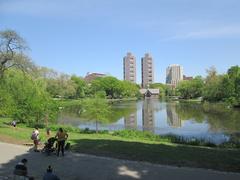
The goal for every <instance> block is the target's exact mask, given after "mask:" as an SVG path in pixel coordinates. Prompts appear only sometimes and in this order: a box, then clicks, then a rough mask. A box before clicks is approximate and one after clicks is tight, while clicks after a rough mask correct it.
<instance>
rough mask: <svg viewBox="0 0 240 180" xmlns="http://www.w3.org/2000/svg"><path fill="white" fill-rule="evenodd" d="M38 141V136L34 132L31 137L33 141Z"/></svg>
mask: <svg viewBox="0 0 240 180" xmlns="http://www.w3.org/2000/svg"><path fill="white" fill-rule="evenodd" d="M36 139H37V134H36V133H35V132H34V131H33V133H32V135H31V140H36Z"/></svg>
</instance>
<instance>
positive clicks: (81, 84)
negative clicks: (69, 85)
mask: <svg viewBox="0 0 240 180" xmlns="http://www.w3.org/2000/svg"><path fill="white" fill-rule="evenodd" d="M71 80H72V81H73V83H75V88H76V95H75V98H83V97H85V96H86V93H85V92H86V91H87V88H88V87H87V84H86V82H85V81H84V80H83V79H82V78H80V77H77V76H75V75H73V76H71Z"/></svg>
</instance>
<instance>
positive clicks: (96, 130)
mask: <svg viewBox="0 0 240 180" xmlns="http://www.w3.org/2000/svg"><path fill="white" fill-rule="evenodd" d="M96 133H97V134H98V121H96Z"/></svg>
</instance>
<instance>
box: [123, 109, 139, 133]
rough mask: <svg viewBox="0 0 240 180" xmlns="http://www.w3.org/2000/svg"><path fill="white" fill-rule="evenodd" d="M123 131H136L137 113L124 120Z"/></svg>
mask: <svg viewBox="0 0 240 180" xmlns="http://www.w3.org/2000/svg"><path fill="white" fill-rule="evenodd" d="M124 125H125V129H137V112H135V113H131V114H130V115H129V116H128V117H125V118H124Z"/></svg>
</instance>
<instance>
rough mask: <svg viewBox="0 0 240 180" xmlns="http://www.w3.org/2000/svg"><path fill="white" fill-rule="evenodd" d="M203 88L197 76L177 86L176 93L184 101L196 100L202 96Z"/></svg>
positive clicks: (201, 81) (200, 79)
mask: <svg viewBox="0 0 240 180" xmlns="http://www.w3.org/2000/svg"><path fill="white" fill-rule="evenodd" d="M203 86H204V83H203V80H202V78H201V77H200V76H197V77H195V78H194V79H192V80H186V81H182V82H180V83H179V85H178V86H177V91H178V92H179V93H180V96H181V97H183V98H184V99H192V98H198V97H201V96H202V91H203Z"/></svg>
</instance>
